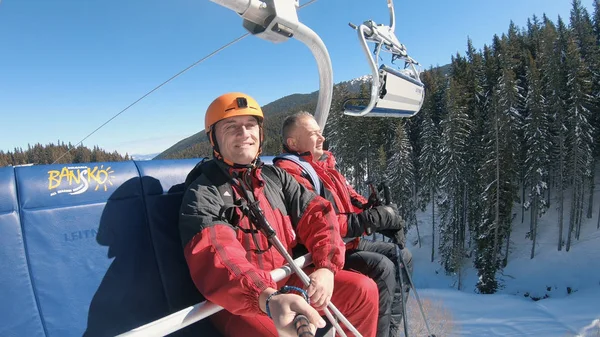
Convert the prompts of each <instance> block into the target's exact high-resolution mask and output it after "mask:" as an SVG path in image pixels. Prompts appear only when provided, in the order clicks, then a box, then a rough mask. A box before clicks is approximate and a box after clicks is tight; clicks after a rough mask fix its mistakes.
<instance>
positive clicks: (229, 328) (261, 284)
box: [179, 92, 377, 337]
mask: <svg viewBox="0 0 600 337" xmlns="http://www.w3.org/2000/svg"><path fill="white" fill-rule="evenodd" d="M263 119H264V117H263V113H262V110H261V108H260V106H259V105H258V103H257V102H256V101H255V100H254V99H253V98H251V97H250V96H248V95H246V94H243V93H237V92H234V93H228V94H225V95H222V96H220V97H218V98H217V99H215V100H214V101H213V102H212V103H211V104H210V106H209V107H208V109H207V111H206V116H205V130H206V135H207V136H208V138H209V140H210V142H211V144H212V146H213V156H214V159H212V160H209V161H206V162H203V163H201V164H200V165H198V166H196V168H194V169H193V170H192V171H191V172H190V173H189V174H188V177H187V179H186V192H185V194H184V197H183V201H182V205H181V211H180V216H179V230H180V235H181V240H182V244H183V246H184V255H185V258H186V261H187V264H188V266H189V269H190V274H191V276H192V279H193V281H194V283H195V285H196V287H197V288H198V290H199V291H200V293H202V295H204V297H205V298H206V299H207V300H209V301H211V302H213V303H215V304H218V305H220V306H222V307H223V308H225V310H223V311H221V312H219V313H217V314H215V315H213V316H211V319H212V320H213V322H214V323H215V325H216V328H217V329H218V330H220V332H221V333H222V334H223V335H224V336H277V335H279V336H296V331H295V329H294V327H293V326H292V321H293V319H294V317H295V316H296V314H299V313H300V314H304V315H306V316H307V317H308V319H309V320H310V322H311V324H312V325H313V327H312V329H313V331H314V330H315V327H323V326H324V324H325V322H324V321H323V320H322V319H321V316H320V313H319V310H321V309H323V308H324V307H325V306H326V305H327V304H328V303H329V301H330V300H331V301H332V302H334V303H335V305H336V306H337V307H338V309H339V310H340V311H341V312H342V313H343V314H344V315H345V316H346V318H347V319H348V320H349V321H350V322H351V323H352V324H353V325H354V327H355V328H356V329H357V330H358V331H359V332H360V333H361V334H362V335H363V336H365V337H374V336H375V329H376V326H375V325H376V322H375V321H374V320H373V319H369V318H368V317H369V316H370V315H372V313H373V312H376V311H377V287H376V285H375V283H374V282H373V281H372V280H371V279H369V278H367V277H365V276H363V275H361V274H358V273H354V272H349V271H345V270H342V268H343V264H344V252H345V246H344V242H343V241H342V238H341V235H340V232H339V226H338V223H337V221H336V218H335V212H334V211H333V209H332V208H331V204H330V203H329V202H327V201H326V200H324V199H322V198H321V197H319V196H318V195H316V194H314V193H313V192H311V191H310V190H308V189H306V188H305V187H304V186H302V185H300V184H298V182H297V181H296V180H295V179H294V178H293V177H292V176H290V175H289V174H287V173H286V172H285V171H283V170H281V169H278V168H276V167H273V166H264V165H263V164H262V163H261V161H260V159H259V154H260V149H261V145H262V141H263V128H262V125H263ZM250 203H257V204H258V205H259V206H260V208H261V209H262V210H263V212H264V217H265V219H266V220H267V221H268V222H269V223H270V225H271V226H272V227H273V228H274V229H275V232H276V233H277V236H278V237H279V239H280V240H281V241H282V243H283V245H284V246H285V248H286V250H287V251H288V252H291V251H292V249H293V248H294V246H296V245H297V244H299V243H301V244H302V245H304V246H306V247H307V248H308V250H309V251H310V252H311V253H312V258H313V263H314V268H313V270H314V271H313V270H307V273H308V274H309V277H310V286H309V287H308V288H307V289H306V290H303V289H302V283H301V282H300V280H299V279H298V277H296V275H292V276H291V277H290V278H289V279H287V280H283V281H282V282H280V283H279V284H276V283H275V282H274V281H273V279H272V278H271V275H270V271H271V270H273V269H276V268H279V267H281V266H283V265H284V264H285V263H286V261H285V259H284V257H283V256H281V254H279V252H278V251H277V250H276V249H275V248H274V247H272V246H271V245H270V243H269V242H268V240H267V238H266V237H265V236H264V235H263V234H262V233H261V232H260V231H258V230H257V227H258V226H257V224H255V223H253V221H251V220H250V219H251V218H252V217H250V216H248V211H247V207H244V204H250ZM310 271H312V272H310ZM284 285H293V286H296V288H288V287H282V286H284ZM277 289H280V290H277ZM290 289H292V291H290ZM334 289H335V291H334ZM307 300H310V305H309V304H308V301H307ZM346 333H347V334H348V333H349V331H346Z"/></svg>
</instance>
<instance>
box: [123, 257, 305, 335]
mask: <svg viewBox="0 0 600 337" xmlns="http://www.w3.org/2000/svg"><path fill="white" fill-rule="evenodd" d="M294 264H295V265H297V266H298V267H300V268H304V267H306V266H308V265H310V264H312V256H311V254H310V253H309V254H306V255H304V256H301V257H299V258H297V259H295V260H294ZM292 273H293V272H292V268H291V267H290V266H289V265H285V266H283V267H281V268H277V269H274V270H272V271H271V277H272V278H273V281H275V282H279V281H281V280H283V279H284V278H286V277H288V276H290V275H291V274H292ZM221 310H223V307H221V306H218V305H216V304H214V303H212V302H209V301H204V302H202V303H198V304H196V305H194V306H191V307H187V308H185V309H182V310H180V311H178V312H175V313H173V314H171V315H169V316H165V317H163V318H161V319H158V320H156V321H154V322H150V323H148V324H145V325H142V326H140V327H138V328H135V329H133V330H130V331H128V332H125V333H123V334H120V335H118V336H117V337H155V336H156V337H161V336H166V335H168V334H170V333H173V332H175V331H177V330H180V329H183V328H185V327H186V326H188V325H191V324H193V323H196V322H198V321H200V320H202V319H204V318H206V317H208V316H210V315H212V314H214V313H217V312H219V311H221Z"/></svg>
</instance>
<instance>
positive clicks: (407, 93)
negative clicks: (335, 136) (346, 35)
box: [344, 0, 425, 117]
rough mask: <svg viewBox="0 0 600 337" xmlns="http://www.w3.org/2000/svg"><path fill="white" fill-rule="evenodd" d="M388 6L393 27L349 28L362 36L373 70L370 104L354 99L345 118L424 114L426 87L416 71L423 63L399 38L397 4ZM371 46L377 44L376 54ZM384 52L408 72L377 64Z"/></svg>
mask: <svg viewBox="0 0 600 337" xmlns="http://www.w3.org/2000/svg"><path fill="white" fill-rule="evenodd" d="M387 3H388V8H389V11H390V25H389V26H386V25H383V24H379V25H378V24H376V23H375V22H374V21H373V20H368V21H365V22H364V23H363V24H361V25H360V26H356V25H354V24H352V23H350V24H349V25H350V27H352V28H353V29H356V31H357V32H358V39H359V41H360V44H361V46H362V48H363V51H364V52H365V54H366V55H367V60H368V61H369V66H370V68H371V73H372V82H371V94H370V97H369V98H368V101H367V99H365V98H351V99H348V100H346V101H345V102H344V114H345V115H349V116H359V117H362V116H364V117H412V116H414V115H416V114H417V113H418V112H419V110H421V106H422V105H423V100H424V98H425V86H424V84H423V82H421V79H420V71H419V70H418V69H417V67H416V66H417V65H419V63H418V62H417V61H415V60H414V59H413V58H411V57H410V56H408V53H407V52H406V47H405V46H404V45H403V44H402V43H400V41H399V40H398V38H397V37H396V35H395V33H394V29H395V21H396V20H395V14H394V3H393V0H387ZM367 42H374V43H375V50H374V51H373V52H371V51H370V50H369V46H368V45H367ZM382 50H383V51H386V52H389V53H391V54H392V63H393V62H394V61H395V60H397V59H400V60H403V61H404V63H405V67H404V69H402V70H396V69H393V68H391V67H388V66H386V65H385V64H382V65H381V66H379V63H378V61H377V60H378V59H379V53H380V52H381V51H382ZM373 54H374V56H375V57H373ZM352 101H360V103H359V104H350V103H351V102H352ZM361 103H365V104H361Z"/></svg>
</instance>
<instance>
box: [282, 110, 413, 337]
mask: <svg viewBox="0 0 600 337" xmlns="http://www.w3.org/2000/svg"><path fill="white" fill-rule="evenodd" d="M282 137H283V138H282V139H283V143H284V144H283V148H284V154H283V155H281V156H278V157H276V158H275V160H274V165H275V166H277V167H280V168H282V169H284V170H286V171H287V172H288V173H290V174H291V175H292V176H294V178H296V180H298V181H299V182H300V183H301V184H302V185H304V186H305V187H307V188H308V189H311V190H313V191H317V190H319V191H318V193H320V195H321V196H323V197H324V198H325V199H327V200H329V201H330V202H331V203H332V204H333V207H334V209H335V211H336V214H337V219H338V222H339V224H340V235H342V237H346V238H352V237H357V238H359V237H361V236H362V235H363V234H365V232H367V233H369V234H370V233H371V232H379V233H384V234H385V235H387V236H390V237H393V238H394V239H396V241H397V244H394V243H391V242H380V241H377V242H376V241H371V240H366V239H363V238H360V239H356V240H354V241H352V242H351V243H349V244H348V246H347V251H346V262H345V265H344V269H347V270H357V271H359V272H361V273H363V274H365V275H367V276H369V277H370V278H372V279H373V280H374V281H375V282H376V283H377V287H378V290H379V317H378V326H377V336H378V337H386V336H388V335H391V336H397V335H398V330H400V322H401V320H402V305H403V303H402V300H401V296H398V295H396V286H397V283H399V282H397V280H399V277H400V276H401V275H400V274H398V273H397V271H398V270H400V269H402V270H403V275H402V276H404V278H403V280H406V281H405V282H406V283H407V284H406V285H408V275H407V274H406V272H407V270H406V269H408V272H410V273H411V274H412V255H411V254H410V252H409V251H408V249H406V248H405V247H404V245H405V242H404V241H405V239H404V232H403V231H404V228H403V227H404V221H402V219H401V218H400V216H399V215H398V214H397V212H398V211H397V209H394V208H395V205H391V207H389V206H376V207H372V208H368V207H369V206H367V204H368V203H367V200H366V199H365V198H364V197H363V196H361V195H360V194H358V193H357V192H356V191H355V190H354V189H353V188H352V187H351V186H350V184H348V182H347V181H346V179H345V178H344V176H343V175H342V174H341V173H340V172H338V171H337V169H336V168H335V158H334V156H333V154H331V152H329V151H325V150H324V149H323V143H324V141H325V137H323V135H322V133H321V128H320V127H319V125H318V124H317V122H316V120H315V119H314V117H313V116H312V115H311V114H309V113H308V112H300V113H296V114H294V115H291V116H289V117H287V118H286V119H285V120H284V123H283V127H282ZM286 159H288V160H286ZM307 165H308V166H307ZM315 175H316V176H317V177H316V178H315V177H314V176H315ZM315 179H316V180H317V181H314V180H315ZM396 246H398V248H399V249H400V250H399V251H400V254H402V257H403V260H404V262H405V263H406V266H405V267H406V268H403V266H400V262H399V258H398V255H397V254H398V251H397V249H396ZM398 289H399V287H398ZM408 289H409V288H408V287H405V290H404V291H406V295H408ZM398 294H400V291H398Z"/></svg>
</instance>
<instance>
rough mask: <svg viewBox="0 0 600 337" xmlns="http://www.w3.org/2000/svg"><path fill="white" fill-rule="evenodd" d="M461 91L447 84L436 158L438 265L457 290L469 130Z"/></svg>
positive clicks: (463, 233) (455, 84) (462, 252)
mask: <svg viewBox="0 0 600 337" xmlns="http://www.w3.org/2000/svg"><path fill="white" fill-rule="evenodd" d="M461 91H462V88H461V87H460V85H459V84H458V83H457V82H455V81H454V80H453V79H452V80H450V86H449V88H448V92H447V93H448V95H447V98H446V101H447V109H448V115H447V116H446V118H445V119H444V120H443V121H442V124H441V127H442V144H443V147H442V149H441V158H440V166H441V170H440V177H441V179H440V190H441V193H442V201H441V203H440V212H441V221H440V242H439V247H440V248H439V249H440V255H441V260H442V264H443V266H444V268H445V270H446V272H448V273H457V274H458V281H459V286H458V287H459V288H460V287H461V283H460V282H461V275H460V270H461V265H462V257H463V256H464V255H465V248H464V247H465V238H466V217H465V214H466V213H465V211H464V210H465V209H466V207H467V205H466V204H465V201H466V198H465V195H466V189H467V185H466V182H467V181H466V176H465V175H464V172H465V171H466V167H467V159H468V151H469V149H468V139H469V132H470V129H471V125H470V121H469V119H468V115H467V114H466V112H465V110H466V108H465V106H464V105H463V103H461V101H460V100H459V97H460V92H461Z"/></svg>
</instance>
